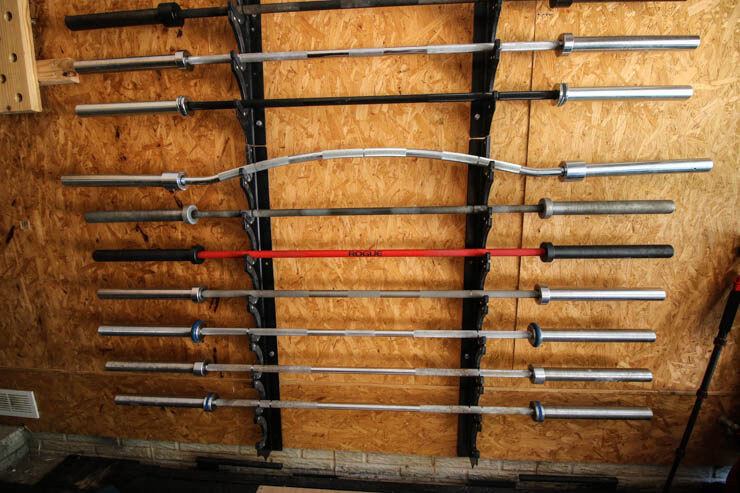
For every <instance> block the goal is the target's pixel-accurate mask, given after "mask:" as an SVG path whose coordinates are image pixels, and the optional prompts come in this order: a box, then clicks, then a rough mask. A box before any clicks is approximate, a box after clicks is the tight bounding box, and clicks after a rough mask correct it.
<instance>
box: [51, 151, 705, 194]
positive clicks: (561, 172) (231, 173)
mask: <svg viewBox="0 0 740 493" xmlns="http://www.w3.org/2000/svg"><path fill="white" fill-rule="evenodd" d="M381 157H382V158H418V159H435V160H440V161H446V162H451V163H462V164H469V165H473V166H481V167H485V168H489V169H492V170H494V171H502V172H506V173H513V174H517V175H523V176H537V177H540V176H556V177H560V179H562V180H565V181H578V180H583V179H585V178H587V177H592V176H594V177H595V176H625V175H645V174H658V173H693V172H706V171H709V170H711V169H712V167H713V166H714V163H713V162H712V160H711V159H707V158H703V159H679V160H665V161H643V162H626V163H601V164H586V163H585V162H582V161H564V162H562V163H561V164H560V167H559V168H530V167H526V166H521V165H518V164H514V163H508V162H506V161H498V160H496V159H490V158H486V157H481V156H474V155H471V154H462V153H458V152H447V151H431V150H422V149H405V148H391V147H375V148H366V149H335V150H329V151H319V152H309V153H305V154H296V155H293V156H285V157H279V158H272V159H266V160H264V161H258V162H256V163H252V164H247V165H244V166H240V167H238V168H233V169H230V170H227V171H223V172H221V173H218V174H216V175H211V176H202V177H192V178H191V177H188V176H186V174H185V172H184V171H177V172H167V173H162V174H161V175H67V176H63V177H62V180H61V181H62V184H63V185H65V186H77V187H164V188H165V189H167V190H173V191H176V190H186V189H187V187H188V186H191V185H209V184H213V183H219V182H222V181H226V180H231V179H234V178H241V177H242V176H244V175H248V174H253V173H257V172H259V171H265V170H268V169H273V168H279V167H281V166H288V165H291V164H297V163H304V162H309V161H321V160H330V159H351V158H381Z"/></svg>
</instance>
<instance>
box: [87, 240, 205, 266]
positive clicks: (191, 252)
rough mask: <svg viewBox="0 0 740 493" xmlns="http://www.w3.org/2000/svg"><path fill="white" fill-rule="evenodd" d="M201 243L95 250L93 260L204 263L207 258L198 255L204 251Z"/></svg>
mask: <svg viewBox="0 0 740 493" xmlns="http://www.w3.org/2000/svg"><path fill="white" fill-rule="evenodd" d="M204 250H205V248H203V247H202V246H200V245H196V246H194V247H192V248H183V249H151V250H95V251H94V252H93V260H95V261H96V262H190V263H192V264H202V263H203V262H205V259H203V258H200V257H198V253H200V252H202V251H204Z"/></svg>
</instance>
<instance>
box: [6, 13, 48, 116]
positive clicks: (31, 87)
mask: <svg viewBox="0 0 740 493" xmlns="http://www.w3.org/2000/svg"><path fill="white" fill-rule="evenodd" d="M0 39H2V44H1V45H0V114H8V113H30V112H38V111H41V93H40V91H39V82H38V75H37V73H36V57H35V54H34V49H33V33H32V31H31V16H30V15H29V10H28V0H0Z"/></svg>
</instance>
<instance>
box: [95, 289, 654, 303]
mask: <svg viewBox="0 0 740 493" xmlns="http://www.w3.org/2000/svg"><path fill="white" fill-rule="evenodd" d="M249 296H251V297H255V298H366V299H376V298H396V299H398V298H413V299H416V298H447V299H470V298H483V297H485V296H487V297H489V298H491V299H508V298H512V299H522V298H530V299H536V300H537V301H538V302H539V303H540V304H543V305H544V304H547V303H549V302H551V301H658V300H664V299H665V296H666V295H665V291H663V290H662V289H621V288H620V289H550V288H548V287H547V286H537V287H536V289H534V290H529V291H527V290H495V291H492V290H395V291H390V290H243V289H236V290H209V289H205V288H203V287H194V288H191V289H99V290H98V298H100V299H104V300H191V301H195V302H202V301H205V300H206V299H211V298H246V297H249Z"/></svg>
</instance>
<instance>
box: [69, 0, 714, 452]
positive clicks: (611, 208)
mask: <svg viewBox="0 0 740 493" xmlns="http://www.w3.org/2000/svg"><path fill="white" fill-rule="evenodd" d="M423 3H424V4H450V3H470V0H431V1H424V2H423ZM572 3H573V1H572V0H551V2H550V4H551V6H570V5H571V4H572ZM420 4H422V2H419V1H418V0H411V1H409V0H366V1H363V2H359V3H358V2H356V1H353V0H332V1H314V2H299V3H283V4H270V5H259V4H257V3H249V2H244V1H242V0H239V1H238V2H237V4H236V5H235V4H231V3H230V4H229V5H228V6H227V7H213V8H205V9H185V10H183V9H181V8H180V7H179V5H177V4H174V3H170V4H160V5H159V6H158V8H157V9H147V10H142V11H127V12H118V13H106V14H93V15H87V16H72V17H68V18H67V19H66V22H67V25H68V27H70V29H73V30H78V29H95V28H103V27H119V26H130V25H144V24H159V23H162V24H163V25H165V26H169V27H172V26H182V25H183V23H184V19H186V18H198V17H214V16H224V15H225V16H227V17H228V19H229V21H230V23H231V25H232V28H233V30H234V34H235V37H236V39H237V44H238V47H239V50H238V52H237V51H233V52H232V53H230V54H229V55H205V56H190V55H189V54H188V53H186V52H177V53H175V54H174V55H164V56H159V57H135V58H128V59H114V60H93V61H78V62H74V66H75V68H76V69H78V70H79V71H80V72H81V73H92V72H107V71H120V70H144V69H154V68H156V69H162V68H183V69H191V68H193V66H195V65H201V64H211V63H231V66H232V72H233V73H234V75H235V77H236V79H237V81H238V83H239V88H240V93H241V99H239V100H235V101H206V102H193V101H189V100H188V99H187V98H186V97H183V96H180V97H178V98H177V99H176V100H174V101H164V102H133V103H113V104H101V105H80V106H78V107H77V113H78V115H80V116H102V115H114V114H137V113H162V112H175V113H179V114H181V115H183V116H187V115H190V114H192V112H193V111H199V110H207V109H235V110H236V114H237V118H238V119H239V122H240V124H241V126H242V129H243V131H244V133H245V138H246V141H247V146H246V153H247V163H248V164H247V165H246V166H242V167H239V168H235V169H233V170H229V171H226V172H223V173H219V174H218V175H213V176H210V177H200V178H198V177H196V178H189V177H187V176H186V175H185V173H184V172H174V173H164V174H163V175H161V176H148V175H133V176H126V175H102V176H69V177H64V178H63V183H64V184H65V185H77V186H163V187H165V188H166V189H169V190H173V191H174V190H178V189H185V188H186V187H187V186H188V185H202V184H208V183H215V182H219V181H224V180H226V179H232V178H239V179H240V181H241V185H242V188H243V190H244V192H245V194H246V196H247V200H248V202H249V209H248V210H246V211H202V212H201V211H198V210H197V208H195V206H187V207H185V208H183V209H182V211H98V212H92V213H88V214H87V215H86V219H87V220H88V221H89V222H124V221H139V220H147V221H173V220H178V221H180V220H181V221H183V222H185V223H188V224H195V223H196V222H197V221H198V220H199V219H201V218H228V217H239V218H241V219H242V221H243V224H244V227H245V231H247V233H248V234H249V235H250V240H251V241H252V248H253V250H254V251H260V250H270V249H271V239H270V222H269V221H270V218H271V217H285V216H328V215H368V214H466V215H467V219H466V241H465V250H467V251H468V252H472V251H475V252H479V253H481V254H482V256H477V257H472V256H467V255H466V261H465V271H464V286H463V288H464V290H462V291H454V290H452V291H372V290H361V291H308V290H303V291H275V290H274V289H271V288H272V287H273V285H274V283H273V277H272V265H271V263H270V257H272V255H270V254H263V255H259V254H255V255H254V256H252V255H248V254H246V253H247V252H237V253H245V257H244V258H245V265H246V270H247V271H248V272H250V275H252V277H253V280H255V281H257V282H255V283H254V288H255V289H253V290H233V291H215V290H208V289H206V288H204V287H196V288H192V289H185V290H100V291H99V293H98V294H99V297H101V298H104V299H105V298H115V299H192V300H193V301H202V300H203V299H205V298H209V297H222V296H223V297H245V298H246V299H247V306H248V308H249V309H250V312H252V313H253V314H255V313H256V315H255V319H257V320H256V322H257V323H256V325H257V327H256V328H245V329H226V328H224V329H208V328H205V326H204V324H203V323H202V322H200V321H199V322H196V324H194V325H193V327H188V328H186V329H187V333H188V334H189V335H190V336H191V337H192V338H193V340H194V341H195V342H198V339H199V338H200V337H201V336H202V335H206V334H207V333H208V335H217V334H221V335H248V336H249V337H250V339H251V341H252V344H251V345H250V348H251V349H252V350H253V351H255V353H256V354H257V355H258V362H259V368H257V367H256V366H255V365H238V368H240V369H241V371H250V372H251V373H252V376H253V382H254V386H255V388H257V390H258V392H259V396H260V398H259V399H257V400H244V399H236V400H231V399H221V398H219V397H218V396H216V395H215V394H209V395H208V396H207V397H206V398H204V399H201V398H196V399H192V398H172V397H148V396H117V397H116V403H118V404H123V405H156V406H175V407H197V408H202V409H204V410H206V411H213V410H214V409H215V408H216V407H217V406H236V407H254V408H255V422H256V423H258V424H260V426H261V428H262V431H263V438H262V440H261V441H260V442H259V443H258V444H257V449H258V453H260V455H263V456H265V457H267V455H268V454H269V452H270V450H276V449H280V448H281V447H282V437H281V430H280V414H279V410H280V409H282V408H292V409H295V408H298V409H352V410H372V411H411V412H444V413H455V414H458V416H459V425H458V455H460V456H467V457H469V458H470V460H471V464H472V465H475V464H476V463H477V460H478V458H479V457H480V453H479V451H478V450H477V448H476V439H477V433H478V432H479V431H480V428H481V420H482V414H522V415H530V416H532V417H533V418H534V419H535V420H537V421H541V420H542V419H544V417H545V416H548V417H562V418H588V419H649V418H650V417H651V416H652V413H651V412H650V410H649V409H644V408H551V407H544V406H542V405H541V404H540V403H539V402H533V403H531V405H530V407H529V408H506V407H482V406H478V401H479V397H480V394H481V393H482V392H483V376H484V375H486V372H491V371H493V372H496V371H498V370H481V369H480V359H481V357H482V355H483V354H484V353H485V342H486V337H494V336H493V335H489V336H487V335H485V334H486V333H489V332H493V331H483V330H482V322H483V319H484V318H485V315H486V313H487V311H488V308H487V302H488V299H489V298H491V297H499V298H500V297H514V298H535V299H537V300H538V301H539V302H540V303H543V304H544V303H547V302H549V301H551V300H599V299H609V300H627V299H639V300H657V299H663V298H664V297H665V292H663V291H662V290H656V289H648V290H635V289H626V290H625V289H617V290H604V289H596V290H584V289H576V290H569V289H564V290H557V289H549V288H547V287H544V286H536V287H535V289H534V290H529V291H525V290H516V291H486V290H484V289H483V285H484V282H485V278H486V274H487V272H488V271H489V270H490V256H491V253H492V252H484V251H483V250H484V249H485V246H486V245H485V244H486V238H487V235H488V231H489V230H490V227H491V224H492V214H494V213H503V212H538V213H539V214H540V216H541V217H543V218H547V217H550V216H551V215H557V214H592V213H595V214H625V213H670V212H672V210H673V206H672V203H670V210H666V203H669V201H623V202H620V203H619V204H621V205H615V204H617V203H608V202H590V203H565V204H567V205H565V206H564V207H563V208H561V209H558V207H557V205H556V204H555V203H552V201H549V203H548V202H545V203H544V204H543V203H542V202H541V203H540V204H538V205H537V206H488V205H487V204H488V195H489V192H490V188H491V186H492V184H493V177H494V170H498V171H506V172H513V173H517V174H522V175H527V176H559V177H561V179H564V180H579V179H584V178H585V177H588V176H614V175H631V174H649V173H666V172H693V171H708V170H709V169H711V167H712V162H711V160H708V159H698V160H697V159H691V160H678V161H656V162H637V163H609V164H603V165H587V164H585V163H583V162H567V163H562V164H561V167H560V168H551V169H539V168H526V167H522V166H519V165H515V164H512V163H505V162H501V161H495V160H492V159H488V158H487V156H488V155H489V154H490V132H491V121H492V118H493V113H494V111H495V103H496V101H504V100H542V99H550V100H554V101H557V103H558V104H559V105H562V104H564V103H565V102H567V101H578V100H580V101H595V100H619V99H627V100H645V99H657V100H667V99H686V98H688V97H690V96H691V95H692V93H693V90H692V89H691V87H689V86H675V87H674V86H666V87H606V88H573V87H569V86H568V85H567V84H560V85H559V86H558V87H557V88H555V90H549V91H519V92H500V91H493V85H494V77H495V74H496V69H497V66H498V61H499V58H500V55H501V53H502V52H507V51H543V50H555V51H558V52H559V53H560V54H568V53H571V52H577V51H595V50H607V51H615V50H647V49H692V48H695V47H696V46H698V43H699V39H698V37H695V36H671V37H665V36H664V37H653V36H643V37H608V38H576V37H574V36H572V35H570V34H564V35H562V36H561V38H560V39H559V40H558V41H545V42H526V43H516V42H513V43H511V42H503V43H502V42H501V41H498V40H496V39H495V35H496V28H497V24H498V18H499V14H500V11H501V7H502V0H479V1H476V2H474V4H475V7H474V39H473V44H467V45H441V46H439V45H437V46H426V47H424V46H413V47H398V48H369V49H359V50H356V49H351V50H325V51H313V52H310V51H303V52H279V53H261V30H260V17H259V15H260V14H266V13H277V12H294V11H308V10H326V9H345V8H366V7H386V6H401V5H420ZM415 53H425V54H435V53H472V56H473V81H472V87H471V92H469V93H454V94H420V95H389V96H355V97H346V98H335V97H325V98H293V99H280V100H266V99H264V90H263V81H262V66H261V63H262V62H265V61H278V60H288V59H310V58H323V57H337V56H347V57H355V56H387V55H401V54H404V55H406V54H415ZM459 101H468V102H471V119H470V122H471V123H470V142H469V154H467V155H466V154H457V153H448V152H440V151H424V150H409V149H349V150H348V149H342V150H336V151H324V152H319V153H309V154H305V155H299V156H290V157H286V158H277V159H270V160H268V159H267V150H266V146H265V144H266V143H265V120H264V108H266V107H293V106H324V105H346V104H376V103H384V104H388V103H413V102H459ZM356 157H364V158H373V157H414V158H423V159H430V158H431V159H442V160H445V161H452V162H459V163H464V164H467V165H468V189H467V203H468V205H466V206H452V207H401V208H354V209H296V210H287V211H286V210H283V211H271V210H270V209H269V195H268V192H269V187H268V183H267V173H266V170H267V169H270V168H273V167H277V166H283V165H286V164H293V163H298V162H305V161H309V160H318V159H334V158H356ZM638 202H642V203H641V204H638ZM659 203H661V204H660V205H659ZM579 211H580V212H579ZM584 211H590V212H584ZM575 248H580V247H575ZM191 252H192V250H191ZM294 253H295V252H294ZM126 255H129V254H126ZM145 255H149V254H145ZM278 255H279V254H278ZM258 256H259V257H261V258H257V257H258ZM264 257H267V258H264ZM318 296H320V297H343V298H356V297H371V298H379V297H391V298H398V297H412V298H420V297H424V298H429V297H436V298H439V297H445V298H446V297H453V298H461V299H463V326H462V330H461V331H446V330H441V331H434V332H438V333H439V334H438V335H434V336H431V335H428V336H427V335H421V333H422V332H425V331H390V332H393V335H391V334H390V333H389V334H382V335H380V334H379V332H383V331H360V332H361V333H362V334H359V333H358V334H350V332H354V331H317V330H312V329H278V328H265V326H267V327H274V326H275V324H274V321H275V314H274V302H273V301H272V300H273V298H274V297H318ZM255 307H257V308H256V309H255ZM196 326H197V327H196ZM533 327H534V328H533ZM535 328H536V329H535ZM209 330H210V331H212V332H210V333H209V332H207V331H209ZM259 331H262V333H260V332H259ZM290 331H298V332H301V333H300V334H289V332H290ZM547 331H550V332H549V334H550V336H552V339H549V340H556V341H563V342H567V341H575V340H586V341H601V342H617V341H621V342H650V341H652V340H654V338H655V335H654V333H651V332H650V331H603V330H602V331H599V330H596V331H591V330H588V329H586V330H571V331H568V330H560V331H558V330H554V329H547ZM547 331H545V332H544V333H543V331H542V330H541V329H539V327H538V326H537V325H536V324H532V325H530V327H529V329H528V330H527V331H508V332H507V331H502V332H501V333H500V334H497V336H499V338H514V339H522V338H527V339H529V340H530V342H531V343H532V344H533V345H535V346H538V345H539V344H541V343H542V342H543V340H548V339H547V335H546V333H547ZM318 332H322V334H319V333H318ZM371 332H372V333H371ZM607 332H609V333H607ZM649 332H650V333H649ZM100 333H101V334H103V335H143V336H153V335H166V336H173V335H174V334H175V333H176V334H177V335H178V336H182V335H183V330H182V328H180V327H165V328H151V327H128V328H126V327H119V326H102V327H101V328H100ZM460 333H462V334H463V335H460ZM648 333H649V334H648ZM443 334H444V335H443ZM524 334H526V336H525V335H524ZM279 335H314V336H316V335H325V336H328V335H331V336H350V335H362V336H372V337H380V336H390V337H456V338H460V339H461V368H460V369H459V370H453V369H433V370H432V369H421V370H422V371H425V370H430V371H438V372H454V373H455V375H456V376H458V375H459V376H460V400H459V405H458V406H424V405H422V406H393V405H383V404H341V403H316V402H309V403H306V402H296V401H281V400H279V381H278V379H277V374H278V373H280V372H281V370H280V368H283V369H284V370H286V371H288V370H287V368H288V367H281V366H280V365H278V364H277V344H276V337H277V336H279ZM268 357H269V360H268ZM127 364H128V363H127ZM130 364H131V365H134V366H136V365H142V364H144V365H146V363H140V362H136V363H130ZM173 365H175V366H177V367H178V368H181V365H183V364H181V363H176V364H173ZM185 365H189V366H190V369H191V370H192V369H193V365H192V364H185ZM198 365H199V368H201V369H202V371H204V372H205V371H206V370H207V369H208V368H209V366H208V364H207V363H198ZM229 366H230V368H232V369H234V368H236V367H235V366H234V365H229ZM247 367H249V368H250V369H248V370H247V369H245V368H247ZM170 368H171V369H172V368H174V367H170ZM210 368H212V369H213V368H218V367H213V366H212V365H211V366H210ZM265 368H270V369H272V370H274V371H262V370H264V369H265ZM293 368H294V369H295V367H293ZM222 369H223V368H222ZM322 370H324V371H327V372H329V373H337V372H340V371H341V370H348V369H341V368H323V369H322ZM351 370H353V371H355V372H360V373H362V372H366V373H367V372H368V370H375V371H384V370H389V371H401V372H404V371H418V370H419V369H414V370H406V369H361V368H356V369H351ZM213 371H219V370H215V369H214V370H213ZM303 371H312V370H311V367H309V368H306V367H303ZM512 371H513V370H512ZM516 371H518V372H524V371H528V372H529V377H531V376H532V374H533V373H534V370H532V369H530V370H516ZM553 371H554V370H553ZM573 371H576V372H578V371H584V370H582V369H575V370H573ZM520 376H523V373H522V374H521V375H520Z"/></svg>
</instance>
